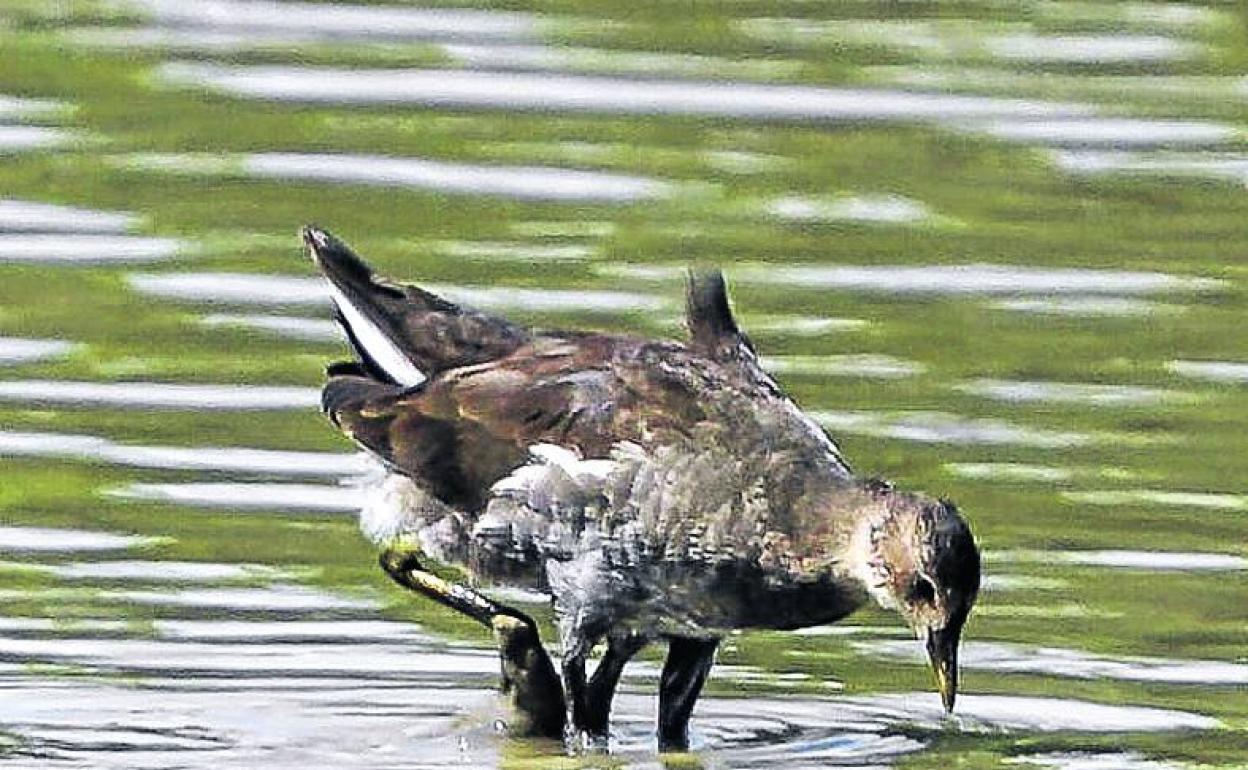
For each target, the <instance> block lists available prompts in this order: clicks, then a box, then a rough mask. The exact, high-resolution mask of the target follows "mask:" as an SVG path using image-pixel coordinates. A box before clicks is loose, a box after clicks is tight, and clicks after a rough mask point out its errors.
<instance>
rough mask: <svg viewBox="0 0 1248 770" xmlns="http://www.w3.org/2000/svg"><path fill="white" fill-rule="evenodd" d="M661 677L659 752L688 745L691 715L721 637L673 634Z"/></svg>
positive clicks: (682, 748)
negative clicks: (694, 636)
mask: <svg viewBox="0 0 1248 770" xmlns="http://www.w3.org/2000/svg"><path fill="white" fill-rule="evenodd" d="M670 642H671V643H670V646H669V647H668V650H667V660H666V661H665V662H664V663H663V675H662V677H661V678H660V679H659V751H683V750H685V749H687V748H689V717H690V716H691V715H692V714H693V704H694V703H696V702H697V700H698V695H700V694H701V693H702V685H704V684H705V683H706V676H707V674H709V673H710V671H711V665H712V664H713V663H714V662H715V649H716V648H717V647H718V646H719V640H718V639H689V638H684V637H679V636H674V637H672V638H671V640H670Z"/></svg>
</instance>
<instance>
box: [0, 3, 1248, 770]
mask: <svg viewBox="0 0 1248 770" xmlns="http://www.w3.org/2000/svg"><path fill="white" fill-rule="evenodd" d="M435 5H436V7H435ZM472 6H473V7H468V4H460V7H455V6H454V5H446V4H441V3H439V4H424V5H421V4H413V3H403V4H399V3H393V4H386V3H384V2H383V3H369V4H360V5H350V4H345V3H339V4H327V3H320V2H293V1H291V2H286V1H285V0H203V1H202V2H195V3H187V2H179V1H177V0H102V1H101V2H98V3H38V2H29V1H28V0H12V1H11V2H8V3H0V191H2V193H0V194H2V195H3V197H2V198H0V702H3V704H4V706H3V708H0V768H10V767H11V768H25V767H40V768H43V767H52V768H55V767H66V768H109V767H116V768H123V767H124V768H132V767H138V768H165V767H186V768H207V767H213V768H230V767H238V768H253V767H258V766H265V767H279V768H280V767H301V768H303V767H342V768H353V767H377V766H387V767H390V766H393V767H410V768H433V767H448V766H453V767H465V768H493V767H547V766H554V765H556V764H558V765H559V766H565V765H566V766H570V767H595V766H601V764H602V762H601V761H600V760H598V759H595V758H592V757H591V758H584V759H575V758H572V759H570V758H566V757H564V756H562V754H561V752H560V750H559V748H558V747H556V746H552V745H543V744H533V743H528V742H517V741H511V740H507V739H505V738H503V737H502V736H500V735H499V734H498V733H497V732H496V731H495V729H494V725H495V722H496V720H499V719H501V720H504V721H506V720H507V719H509V718H510V715H509V714H508V713H507V711H506V707H505V704H504V703H503V702H502V701H501V700H500V699H499V697H498V696H497V694H496V693H495V692H494V686H495V684H496V679H497V662H496V661H495V659H494V657H493V654H492V653H491V652H490V650H489V639H488V638H487V636H486V635H485V634H483V633H482V632H480V630H479V629H478V628H476V627H475V626H473V625H471V624H468V623H466V622H464V621H462V620H459V619H457V618H455V617H453V616H451V615H449V614H448V613H446V612H444V611H442V610H440V609H437V608H435V607H432V606H430V605H429V604H428V603H426V602H423V601H421V600H419V599H416V598H415V597H412V596H410V595H409V594H406V593H405V592H403V591H402V590H401V589H399V588H397V587H395V586H393V585H392V584H391V583H390V582H389V581H388V580H387V579H386V578H385V577H384V576H383V575H382V574H381V573H380V571H379V570H378V569H377V567H376V554H375V553H374V552H373V550H372V549H371V547H370V546H368V545H367V544H366V543H364V542H363V540H362V538H360V536H359V535H358V534H357V533H356V531H355V525H354V523H353V521H352V511H353V510H354V509H355V508H356V507H357V506H358V503H359V498H360V491H359V488H358V487H357V486H355V485H356V484H357V483H358V479H359V477H361V476H365V475H367V474H370V473H373V472H375V471H374V467H373V464H372V463H371V462H369V461H367V460H365V459H363V458H362V457H361V456H360V455H358V454H357V453H356V452H355V451H354V448H353V447H352V446H351V445H350V444H349V442H347V441H345V440H343V439H341V438H340V437H339V436H338V435H337V432H336V431H334V430H333V429H332V428H331V427H330V426H329V425H327V424H326V423H325V421H324V419H323V417H322V416H321V415H320V414H319V393H318V386H319V384H320V382H321V379H322V372H323V368H324V366H325V364H327V363H328V362H330V361H333V360H337V359H339V358H341V357H342V356H343V355H344V347H343V345H342V343H341V341H340V338H339V336H338V332H337V331H336V328H335V326H334V324H333V322H332V321H331V320H330V308H329V305H328V292H327V289H326V286H325V285H324V284H323V282H322V281H320V280H319V279H317V278H316V277H315V276H314V274H313V268H312V267H311V265H310V264H309V263H308V261H307V259H306V257H305V256H304V255H303V254H302V253H301V249H300V246H299V243H298V238H297V235H296V233H297V231H298V228H299V227H300V226H302V225H303V224H305V223H308V222H316V223H319V224H320V225H322V226H324V227H327V228H329V229H331V230H333V231H334V232H336V233H338V234H339V235H341V236H342V237H344V238H345V239H347V240H348V241H349V242H351V243H352V244H353V245H355V246H357V247H358V248H359V250H360V251H361V252H363V253H364V254H366V255H368V256H369V257H370V258H372V259H373V260H374V261H375V262H376V264H377V265H378V266H379V268H381V269H382V270H383V271H384V272H386V273H387V274H390V275H393V276H395V277H397V278H405V279H419V280H420V281H421V282H422V284H423V285H425V286H427V287H429V288H432V289H434V290H435V291H438V292H440V293H443V294H445V295H446V296H448V297H449V298H451V299H455V300H458V301H464V302H470V303H472V304H475V305H477V306H479V307H481V308H483V309H486V310H490V311H493V312H502V313H506V314H509V315H512V316H514V317H516V318H517V319H519V320H523V321H526V322H532V323H536V324H540V325H544V326H573V327H588V328H596V329H613V330H619V331H628V332H634V333H642V334H649V335H655V334H658V335H666V336H678V335H679V334H681V331H680V320H679V313H680V307H681V287H680V281H681V278H682V275H683V272H684V270H685V269H686V268H687V267H688V266H689V265H692V264H719V265H721V266H723V267H724V268H725V270H726V272H727V275H728V280H729V283H730V285H731V287H732V290H733V298H734V304H735V306H736V309H737V311H738V314H739V317H740V318H741V319H742V323H743V326H744V327H745V328H746V330H747V331H749V332H750V333H751V335H752V337H753V339H754V341H755V343H756V345H757V346H758V348H759V350H760V353H761V354H762V356H763V357H764V363H765V365H766V366H768V367H769V368H770V370H771V371H772V372H773V373H774V374H775V376H776V377H777V378H778V379H779V380H780V381H781V382H782V383H784V384H785V385H786V386H788V387H789V388H790V389H791V390H792V391H793V393H794V394H795V395H796V396H797V398H798V399H799V401H800V402H801V403H802V404H803V405H804V406H805V407H807V408H808V409H809V410H810V411H811V412H812V413H813V415H814V416H815V417H816V418H817V419H818V420H819V421H820V422H821V423H822V424H823V425H824V426H826V427H827V428H828V429H829V430H830V432H831V433H832V434H833V435H834V437H835V438H836V440H837V442H838V445H839V446H841V447H842V449H843V450H844V451H845V453H846V455H847V456H848V457H849V458H850V460H851V462H852V463H853V465H854V467H855V469H857V470H858V471H859V472H861V473H863V474H868V475H879V476H883V477H887V478H891V479H892V480H894V481H895V482H896V483H897V484H898V485H899V486H902V487H905V488H919V489H924V490H927V491H929V492H931V493H933V494H938V495H942V496H946V497H950V498H952V499H954V500H955V501H956V502H957V504H958V506H959V508H960V509H961V510H962V511H964V512H965V513H966V515H967V516H968V518H969V519H970V520H971V521H972V522H973V524H974V527H975V530H976V533H977V535H978V537H979V539H980V542H981V545H982V546H983V548H984V551H985V558H986V570H987V575H988V577H987V579H986V581H985V589H984V592H983V594H982V596H981V600H980V603H979V606H978V608H977V611H976V613H975V614H974V615H973V617H972V619H971V621H970V625H969V626H968V628H967V637H966V646H965V647H964V651H963V658H964V677H963V696H962V697H960V698H959V703H958V709H957V713H956V715H955V717H953V718H952V719H946V718H944V717H943V716H942V714H941V710H940V705H939V700H938V699H937V697H936V696H935V695H934V694H933V693H932V692H931V683H930V674H929V673H928V672H927V671H926V670H925V669H924V667H923V666H922V665H921V662H920V659H919V658H918V657H917V655H918V654H919V653H918V652H917V650H918V649H919V648H918V647H917V645H916V643H915V642H914V641H913V640H911V639H910V638H909V636H908V633H907V631H906V630H905V629H904V628H903V627H902V626H901V624H900V623H899V621H898V619H897V618H896V617H895V616H894V615H891V614H888V613H884V612H881V611H876V610H868V611H864V612H863V613H861V614H860V615H858V616H855V617H853V618H850V619H848V620H847V621H846V622H843V623H840V624H835V625H831V626H823V627H818V628H814V629H806V630H803V631H800V632H797V633H762V632H754V631H747V632H744V633H741V634H738V635H733V636H732V637H730V638H729V639H728V640H726V642H725V644H724V646H723V648H722V650H721V655H720V659H719V662H718V664H717V675H714V676H713V677H712V680H711V683H710V692H709V694H708V697H706V698H704V699H703V700H702V701H701V702H700V703H699V705H698V708H697V711H696V712H695V717H694V733H695V735H694V744H695V747H694V756H693V758H692V759H691V760H690V762H691V763H698V765H699V766H702V767H707V768H763V767H769V768H770V767H785V768H816V767H819V768H822V767H856V768H887V767H896V766H898V765H901V764H904V765H905V766H906V767H915V768H947V767H976V768H978V767H1023V768H1025V767H1051V768H1063V769H1066V770H1108V768H1115V769H1117V768H1124V769H1126V770H1191V769H1192V768H1197V767H1199V768H1201V769H1202V770H1210V769H1211V768H1216V769H1217V770H1229V768H1233V767H1241V766H1242V765H1243V762H1244V761H1245V758H1246V757H1248V749H1245V746H1248V737H1245V728H1244V726H1245V724H1248V700H1245V699H1244V698H1243V693H1244V681H1245V674H1244V671H1245V655H1246V653H1245V649H1246V644H1248V637H1246V636H1245V629H1248V609H1246V608H1248V585H1246V584H1245V583H1244V581H1243V580H1242V576H1243V574H1244V572H1245V570H1248V520H1246V519H1245V518H1244V510H1245V507H1248V502H1246V500H1248V496H1246V495H1245V491H1244V489H1243V486H1242V478H1243V476H1244V474H1243V470H1244V466H1243V458H1244V457H1246V456H1248V452H1246V451H1245V450H1248V446H1246V445H1245V439H1244V436H1245V435H1248V432H1246V431H1245V427H1246V426H1248V389H1246V388H1245V387H1244V386H1245V383H1248V347H1245V345H1244V344H1243V340H1244V336H1243V334H1242V326H1243V318H1244V317H1245V315H1246V311H1248V307H1246V305H1248V299H1246V298H1248V292H1245V284H1244V281H1245V277H1244V276H1245V273H1244V271H1243V268H1242V263H1243V254H1244V251H1245V244H1248V197H1246V196H1245V194H1244V187H1243V182H1244V180H1245V179H1246V178H1248V171H1246V169H1248V138H1246V134H1245V131H1244V129H1245V126H1246V125H1248V123H1246V122H1245V117H1244V115H1245V112H1244V107H1245V105H1248V101H1246V99H1248V88H1246V87H1245V83H1248V69H1245V66H1244V64H1243V62H1245V61H1248V56H1245V48H1244V42H1243V41H1244V40H1248V27H1246V26H1245V25H1246V24H1248V22H1245V20H1244V18H1243V16H1242V14H1240V13H1237V11H1236V10H1235V9H1233V8H1231V7H1230V6H1226V5H1223V4H1215V3H1203V2H1192V3H1156V2H1131V3H1108V2H1068V1H1066V0H1059V1H1057V2H1044V3H1028V4H1002V3H961V4H952V5H945V4H923V3H904V4H894V3H875V2H862V3H852V4H845V3H841V4H836V3H825V4H819V3H804V2H796V1H790V0H760V2H751V3H718V4H693V5H689V4H682V5H680V7H679V8H676V7H675V6H672V5H671V4H662V3H649V4H645V3H643V4H620V3H615V4H610V3H601V2H597V0H564V1H562V2H558V3H556V2H553V1H552V0H519V1H518V2H512V3H509V4H506V7H504V6H503V5H502V4H494V3H488V2H484V3H474V4H472ZM498 596H499V598H500V599H504V600H506V601H514V602H517V603H520V604H522V605H523V606H524V607H526V608H528V609H529V610H530V611H532V612H534V613H536V614H538V615H539V616H540V617H542V618H547V617H549V614H548V612H547V610H545V609H544V606H543V605H544V602H545V598H544V597H543V596H542V595H540V594H536V593H533V592H515V591H511V592H509V591H499V592H498ZM546 637H547V639H548V641H551V640H553V639H554V633H553V631H547V632H546ZM551 646H552V649H553V648H554V645H553V644H552V645H551ZM660 665H661V658H660V657H659V653H658V651H657V650H656V651H655V652H654V653H652V654H646V655H643V656H642V657H641V659H639V660H638V661H636V662H635V663H634V664H632V665H631V666H630V668H629V670H628V672H627V673H626V675H625V680H624V694H623V695H622V696H621V698H620V700H619V702H618V704H617V709H616V713H615V719H614V725H615V732H614V736H613V744H612V752H613V754H614V755H615V757H616V758H617V759H618V762H619V766H621V767H628V768H637V769H638V770H642V769H644V770H651V769H652V768H656V767H659V766H661V763H660V762H659V760H658V759H656V757H655V755H654V731H653V727H652V725H653V720H654V710H655V703H654V690H655V687H656V680H657V677H658V671H659V667H660ZM613 761H614V760H613Z"/></svg>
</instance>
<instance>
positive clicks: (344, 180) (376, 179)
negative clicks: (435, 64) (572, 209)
mask: <svg viewBox="0 0 1248 770" xmlns="http://www.w3.org/2000/svg"><path fill="white" fill-rule="evenodd" d="M125 163H126V165H127V166H129V167H131V168H136V169H140V170H143V171H154V172H161V173H177V174H194V175H211V176H238V175H242V176H247V177H253V178H260V179H286V180H298V181H314V182H329V183H340V184H361V185H374V186H379V187H402V188H410V189H417V190H432V191H436V192H443V193H449V194H458V195H485V196H499V197H504V198H515V199H518V200H530V201H556V202H560V201H562V202H590V203H631V202H634V201H642V200H649V199H654V198H663V197H667V196H669V195H671V194H673V193H674V192H675V190H676V188H675V186H674V185H672V184H670V183H668V182H663V181H659V180H656V179H648V178H645V177H639V176H628V175H624V174H610V173H606V172H601V171H580V170H575V169H563V168H556V167H543V166H500V165H481V164H472V163H451V162H446V161H436V160H427V159H424V158H412V157H392V156H383V155H344V154H311V153H293V152H269V153H256V154H252V155H243V156H237V157H233V158H231V157H223V156H215V155H161V154H151V155H133V156H129V157H127V158H126V159H125Z"/></svg>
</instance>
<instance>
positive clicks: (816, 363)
mask: <svg viewBox="0 0 1248 770" xmlns="http://www.w3.org/2000/svg"><path fill="white" fill-rule="evenodd" d="M759 363H760V364H762V366H763V368H764V369H766V370H767V371H768V372H770V373H772V374H779V375H792V376H798V377H865V378H871V379H882V380H896V379H904V378H906V377H915V376H917V375H920V374H922V373H923V372H924V371H926V370H927V367H925V366H923V364H920V363H918V362H917V361H907V360H905V359H903V358H895V357H893V356H884V355H877V354H861V355H840V356H763V357H762V359H761V360H760V361H759Z"/></svg>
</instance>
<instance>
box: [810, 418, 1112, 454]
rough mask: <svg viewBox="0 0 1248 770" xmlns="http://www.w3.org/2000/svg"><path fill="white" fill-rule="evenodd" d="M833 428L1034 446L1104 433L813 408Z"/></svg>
mask: <svg viewBox="0 0 1248 770" xmlns="http://www.w3.org/2000/svg"><path fill="white" fill-rule="evenodd" d="M811 416H812V417H813V418H814V419H815V420H816V421H817V422H819V423H820V424H822V425H824V426H825V427H827V428H828V429H829V430H832V431H844V432H846V433H857V434H861V435H865V436H876V437H879V438H894V439H901V440H903V441H917V442H921V443H928V444H983V445H988V446H996V445H1018V446H1034V447H1044V448H1050V449H1060V448H1067V447H1076V446H1085V445H1087V444H1091V443H1094V442H1097V441H1103V440H1107V438H1106V437H1104V436H1099V435H1094V434H1089V433H1076V432H1073V431H1055V430H1042V429H1038V428H1026V427H1023V426H1020V425H1013V424H1011V423H1008V422H1005V421H1003V420H989V419H972V418H967V417H960V416H958V415H954V414H945V413H943V412H897V413H886V412H865V411H860V412H831V411H822V412H813V413H812V414H811Z"/></svg>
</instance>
